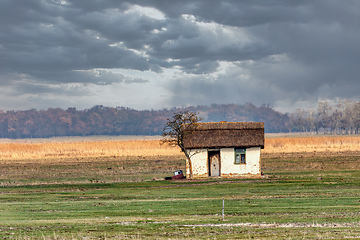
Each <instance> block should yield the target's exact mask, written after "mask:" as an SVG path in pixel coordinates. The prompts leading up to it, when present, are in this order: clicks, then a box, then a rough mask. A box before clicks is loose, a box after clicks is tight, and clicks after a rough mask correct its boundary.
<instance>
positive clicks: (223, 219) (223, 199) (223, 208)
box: [222, 198, 225, 221]
mask: <svg viewBox="0 0 360 240" xmlns="http://www.w3.org/2000/svg"><path fill="white" fill-rule="evenodd" d="M224 207H225V198H223V208H222V220H223V221H224Z"/></svg>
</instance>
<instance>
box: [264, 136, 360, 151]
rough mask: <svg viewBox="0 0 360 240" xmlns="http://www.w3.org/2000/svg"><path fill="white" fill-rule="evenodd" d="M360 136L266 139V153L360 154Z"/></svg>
mask: <svg viewBox="0 0 360 240" xmlns="http://www.w3.org/2000/svg"><path fill="white" fill-rule="evenodd" d="M359 151H360V136H324V137H319V136H316V137H280V138H266V139H265V149H264V151H263V152H264V153H301V152H304V153H309V152H319V153H324V152H329V153H331V152H359Z"/></svg>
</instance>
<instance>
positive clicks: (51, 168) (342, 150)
mask: <svg viewBox="0 0 360 240" xmlns="http://www.w3.org/2000/svg"><path fill="white" fill-rule="evenodd" d="M143 139H145V140H143ZM261 156H262V171H263V173H264V176H263V178H261V179H218V178H211V179H205V180H178V181H164V180H163V179H164V177H166V176H171V175H172V174H173V171H176V170H180V169H182V170H184V168H185V159H184V156H183V154H182V153H181V152H180V150H179V149H178V148H176V147H172V146H167V145H162V144H161V143H160V141H159V139H158V138H156V137H155V138H138V139H131V138H123V139H120V138H109V137H96V138H91V139H90V138H61V139H37V140H18V141H12V140H8V141H7V140H2V141H1V143H0V238H4V239H346V238H360V207H359V204H360V202H359V201H360V180H359V177H360V171H359V166H360V164H359V163H360V137H358V136H291V137H284V136H282V137H279V136H269V137H266V140H265V149H264V150H262V153H261ZM223 201H224V203H225V207H224V213H225V215H224V219H223V217H222V204H223Z"/></svg>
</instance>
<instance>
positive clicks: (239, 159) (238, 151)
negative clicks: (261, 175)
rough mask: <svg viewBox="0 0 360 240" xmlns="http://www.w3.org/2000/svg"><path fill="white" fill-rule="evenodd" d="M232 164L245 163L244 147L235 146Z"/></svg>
mask: <svg viewBox="0 0 360 240" xmlns="http://www.w3.org/2000/svg"><path fill="white" fill-rule="evenodd" d="M234 156H235V158H234V164H235V165H244V164H246V148H235V149H234Z"/></svg>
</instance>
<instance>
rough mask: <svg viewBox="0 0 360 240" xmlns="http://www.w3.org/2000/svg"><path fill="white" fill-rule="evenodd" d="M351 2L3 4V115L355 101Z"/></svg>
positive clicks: (358, 34)
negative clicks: (58, 110)
mask: <svg viewBox="0 0 360 240" xmlns="http://www.w3.org/2000/svg"><path fill="white" fill-rule="evenodd" d="M359 63H360V1H358V0H346V1H345V0H316V1H313V0H304V1H289V0H282V1H281V0H266V1H260V0H259V1H258V0H232V1H231V0H227V1H226V0H171V1H169V0H131V1H130V0H129V1H125V0H124V1H121V0H86V1H85V0H1V1H0V84H1V85H0V109H2V110H25V109H30V108H36V109H47V108H49V107H60V108H63V109H66V108H68V107H76V108H77V109H85V108H91V107H93V106H94V105H104V106H109V107H115V106H124V107H130V108H135V109H139V110H141V109H161V108H168V107H174V106H180V107H184V106H189V105H199V104H200V105H209V104H212V103H218V104H223V103H225V104H226V103H239V104H244V103H246V102H251V103H253V104H255V105H261V104H270V105H272V106H273V107H274V108H275V109H277V110H280V111H282V112H291V111H292V109H295V108H297V107H304V108H306V107H312V106H316V103H317V102H318V101H319V100H336V99H342V98H346V99H353V100H360V64H359Z"/></svg>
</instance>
